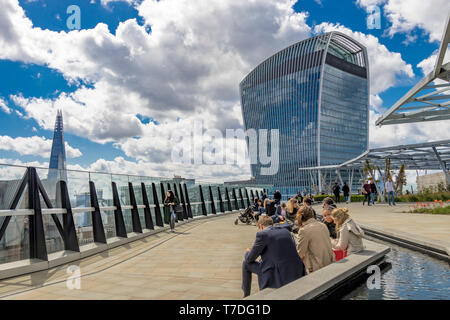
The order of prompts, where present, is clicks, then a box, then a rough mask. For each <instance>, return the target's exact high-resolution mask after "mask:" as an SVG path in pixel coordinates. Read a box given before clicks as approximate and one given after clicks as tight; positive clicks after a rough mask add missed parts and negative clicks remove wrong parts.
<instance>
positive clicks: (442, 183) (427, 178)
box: [416, 172, 447, 192]
mask: <svg viewBox="0 0 450 320" xmlns="http://www.w3.org/2000/svg"><path fill="white" fill-rule="evenodd" d="M416 183H417V191H418V192H424V191H425V189H428V191H430V192H438V191H440V190H439V189H440V188H445V187H447V186H446V184H447V180H446V177H445V174H444V172H436V173H431V174H426V175H422V176H417V177H416Z"/></svg>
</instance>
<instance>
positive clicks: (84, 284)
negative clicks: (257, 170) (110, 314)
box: [0, 214, 258, 299]
mask: <svg viewBox="0 0 450 320" xmlns="http://www.w3.org/2000/svg"><path fill="white" fill-rule="evenodd" d="M236 217H237V214H230V215H224V216H218V217H214V218H212V219H202V220H198V221H193V222H190V223H186V224H183V225H180V226H177V227H176V233H170V232H168V231H164V232H160V233H157V234H154V235H151V236H149V237H146V238H144V239H141V240H137V241H135V242H131V243H128V244H126V245H124V246H121V247H117V248H114V249H111V250H109V251H107V252H104V253H100V254H97V255H95V256H91V257H88V258H85V259H83V260H81V261H78V262H72V263H70V264H67V265H62V266H60V267H56V268H54V269H50V270H47V271H40V272H36V273H32V274H30V275H26V276H21V277H16V278H11V279H5V280H2V281H0V298H2V299H241V298H242V297H243V293H242V290H241V265H242V259H243V257H244V253H245V249H246V248H247V247H251V246H252V244H253V241H254V239H255V233H256V231H257V230H256V227H255V226H248V225H244V224H239V225H237V226H236V225H234V220H235V218H236ZM69 265H78V266H79V267H80V269H81V289H80V290H70V289H68V288H67V286H66V281H67V278H68V277H69V275H68V274H67V273H66V270H67V267H68V266H69ZM252 285H253V288H252V292H256V291H258V285H257V278H256V277H255V278H254V281H253V284H252ZM16 292H22V293H18V294H16Z"/></svg>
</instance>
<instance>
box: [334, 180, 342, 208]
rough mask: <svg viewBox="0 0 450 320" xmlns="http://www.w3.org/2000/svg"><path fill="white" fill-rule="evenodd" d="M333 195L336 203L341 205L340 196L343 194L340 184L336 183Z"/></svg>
mask: <svg viewBox="0 0 450 320" xmlns="http://www.w3.org/2000/svg"><path fill="white" fill-rule="evenodd" d="M333 193H334V198H335V199H336V200H335V201H336V203H339V195H340V193H341V187H339V184H338V183H337V182H335V183H334V187H333Z"/></svg>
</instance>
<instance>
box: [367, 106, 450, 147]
mask: <svg viewBox="0 0 450 320" xmlns="http://www.w3.org/2000/svg"><path fill="white" fill-rule="evenodd" d="M380 116H381V113H378V112H376V111H374V110H370V122H369V123H370V125H369V136H370V141H369V145H370V148H377V147H386V146H395V145H400V144H412V143H420V142H429V141H438V140H446V139H448V137H450V126H449V125H448V122H446V121H430V122H421V123H411V124H408V125H404V124H397V125H388V126H382V127H377V126H375V120H376V119H378V118H379V117H380Z"/></svg>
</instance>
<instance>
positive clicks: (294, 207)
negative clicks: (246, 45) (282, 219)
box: [286, 198, 299, 223]
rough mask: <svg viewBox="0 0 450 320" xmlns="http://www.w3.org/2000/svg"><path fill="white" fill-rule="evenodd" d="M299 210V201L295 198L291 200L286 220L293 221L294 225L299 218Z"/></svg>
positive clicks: (288, 204)
mask: <svg viewBox="0 0 450 320" xmlns="http://www.w3.org/2000/svg"><path fill="white" fill-rule="evenodd" d="M298 209H299V205H298V201H297V199H295V198H291V199H289V201H288V203H287V208H286V219H287V220H289V221H291V222H292V223H294V222H295V219H296V217H297V211H298Z"/></svg>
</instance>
